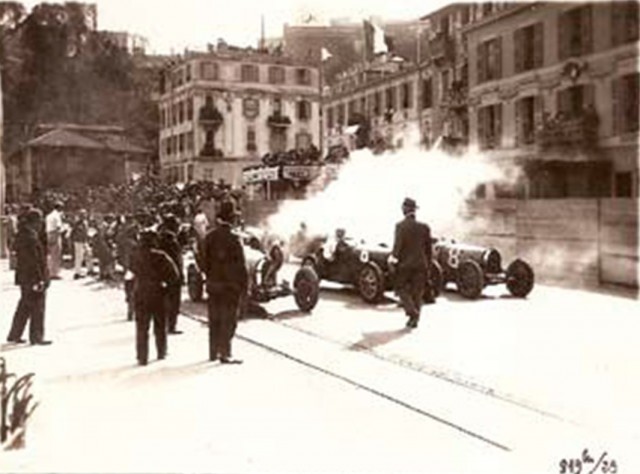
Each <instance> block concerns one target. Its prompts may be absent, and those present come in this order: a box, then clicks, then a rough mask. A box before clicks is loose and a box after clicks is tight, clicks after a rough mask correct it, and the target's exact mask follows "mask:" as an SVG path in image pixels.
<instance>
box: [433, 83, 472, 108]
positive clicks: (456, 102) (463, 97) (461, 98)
mask: <svg viewBox="0 0 640 474" xmlns="http://www.w3.org/2000/svg"><path fill="white" fill-rule="evenodd" d="M440 105H441V106H443V107H449V108H452V109H460V108H466V107H467V106H468V99H467V90H466V89H458V88H455V89H454V88H450V89H448V90H447V91H446V92H445V94H444V97H443V98H442V100H441V101H440Z"/></svg>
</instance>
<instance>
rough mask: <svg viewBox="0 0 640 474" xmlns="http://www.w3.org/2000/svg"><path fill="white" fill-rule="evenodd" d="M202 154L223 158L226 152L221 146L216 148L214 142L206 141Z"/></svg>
mask: <svg viewBox="0 0 640 474" xmlns="http://www.w3.org/2000/svg"><path fill="white" fill-rule="evenodd" d="M200 156H203V157H208V158H223V157H224V153H223V152H222V150H220V149H219V148H216V147H215V146H214V144H213V143H211V142H205V144H204V146H203V147H202V149H201V150H200Z"/></svg>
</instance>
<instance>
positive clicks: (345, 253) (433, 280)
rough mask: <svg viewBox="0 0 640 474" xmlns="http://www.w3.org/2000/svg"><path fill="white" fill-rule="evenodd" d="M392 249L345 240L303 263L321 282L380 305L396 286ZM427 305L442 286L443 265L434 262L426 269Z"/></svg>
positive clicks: (327, 245) (326, 244)
mask: <svg viewBox="0 0 640 474" xmlns="http://www.w3.org/2000/svg"><path fill="white" fill-rule="evenodd" d="M390 254H391V249H390V248H389V247H388V246H386V245H385V244H378V245H369V244H365V243H364V242H362V241H356V240H354V239H345V240H344V241H340V242H338V243H337V244H336V245H335V246H334V245H333V244H331V243H330V242H329V241H325V242H324V243H323V244H322V245H319V246H318V248H317V249H316V250H315V251H314V252H312V253H310V254H308V255H307V256H306V257H304V259H303V260H302V268H308V267H310V268H313V269H314V270H315V272H316V273H317V275H318V277H319V278H320V279H321V280H327V281H331V282H336V283H342V284H345V285H353V286H354V287H355V288H356V289H357V290H358V293H360V296H361V297H362V299H363V300H364V301H366V302H367V303H377V302H379V301H380V300H381V299H382V296H383V294H384V292H385V291H389V290H392V289H393V288H394V284H395V271H394V268H392V267H391V266H390V265H389V263H388V259H389V255H390ZM427 270H428V274H429V278H428V279H427V282H426V287H425V292H424V295H425V296H424V298H425V302H428V303H432V302H434V301H435V298H436V297H437V296H438V295H439V293H440V288H441V287H442V283H441V279H442V271H441V269H440V265H439V264H438V263H437V262H436V261H433V262H432V265H431V266H430V267H429V268H428V269H427Z"/></svg>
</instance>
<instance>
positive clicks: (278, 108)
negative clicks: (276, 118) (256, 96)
mask: <svg viewBox="0 0 640 474" xmlns="http://www.w3.org/2000/svg"><path fill="white" fill-rule="evenodd" d="M273 113H275V114H281V113H282V99H281V98H280V97H274V98H273Z"/></svg>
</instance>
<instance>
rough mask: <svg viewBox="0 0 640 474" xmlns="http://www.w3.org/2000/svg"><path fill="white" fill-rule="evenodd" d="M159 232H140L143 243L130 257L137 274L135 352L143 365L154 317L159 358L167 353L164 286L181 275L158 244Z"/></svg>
mask: <svg viewBox="0 0 640 474" xmlns="http://www.w3.org/2000/svg"><path fill="white" fill-rule="evenodd" d="M157 246H158V234H157V232H155V231H153V230H144V231H142V232H141V233H140V245H139V247H138V249H137V250H136V252H135V253H134V255H133V256H132V261H131V270H132V273H133V274H134V278H135V283H134V284H135V290H134V301H135V313H136V355H137V357H138V363H139V364H140V365H147V362H148V360H149V326H150V325H151V321H152V320H153V334H154V336H155V342H156V351H157V355H158V359H164V358H165V357H166V356H167V320H166V317H165V312H164V298H165V288H166V287H167V286H168V285H172V284H175V283H176V282H177V281H179V279H180V274H179V273H178V269H177V268H176V266H175V265H174V263H173V262H172V261H171V258H170V257H169V256H168V255H167V254H166V253H164V252H163V251H162V250H159V249H158V248H157Z"/></svg>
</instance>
